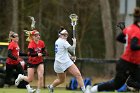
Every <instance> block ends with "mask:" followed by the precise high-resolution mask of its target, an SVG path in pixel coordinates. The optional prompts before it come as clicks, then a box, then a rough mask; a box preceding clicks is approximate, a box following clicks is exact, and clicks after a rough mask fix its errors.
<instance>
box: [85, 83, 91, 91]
mask: <svg viewBox="0 0 140 93" xmlns="http://www.w3.org/2000/svg"><path fill="white" fill-rule="evenodd" d="M90 89H91V86H90V85H87V87H86V90H85V93H91V91H90Z"/></svg>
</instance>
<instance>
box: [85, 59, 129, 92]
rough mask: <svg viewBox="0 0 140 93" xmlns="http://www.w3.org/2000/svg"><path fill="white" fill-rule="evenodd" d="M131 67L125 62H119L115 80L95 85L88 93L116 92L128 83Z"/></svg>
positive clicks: (87, 89)
mask: <svg viewBox="0 0 140 93" xmlns="http://www.w3.org/2000/svg"><path fill="white" fill-rule="evenodd" d="M129 67H130V66H129V64H127V63H126V62H123V60H119V62H118V63H117V66H116V75H115V78H114V79H113V80H112V81H107V82H104V83H101V84H99V85H95V86H93V87H92V88H90V89H89V87H87V88H86V91H87V92H86V93H95V92H98V91H114V90H117V89H119V88H120V87H121V86H122V85H123V84H124V83H125V82H126V80H127V78H128V76H129V74H130V73H129V72H130V71H129Z"/></svg>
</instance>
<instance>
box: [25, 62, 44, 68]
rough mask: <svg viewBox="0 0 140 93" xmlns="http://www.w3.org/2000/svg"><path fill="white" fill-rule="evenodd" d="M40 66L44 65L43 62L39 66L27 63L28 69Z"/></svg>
mask: <svg viewBox="0 0 140 93" xmlns="http://www.w3.org/2000/svg"><path fill="white" fill-rule="evenodd" d="M40 64H43V62H40V63H38V64H32V63H27V68H37V67H38V66H39V65H40Z"/></svg>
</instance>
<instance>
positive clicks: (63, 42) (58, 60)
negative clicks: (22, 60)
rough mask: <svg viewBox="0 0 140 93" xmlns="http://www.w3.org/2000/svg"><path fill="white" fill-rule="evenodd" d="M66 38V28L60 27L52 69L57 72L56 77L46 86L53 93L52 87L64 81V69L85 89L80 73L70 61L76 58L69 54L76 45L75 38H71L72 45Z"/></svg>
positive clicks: (72, 52)
mask: <svg viewBox="0 0 140 93" xmlns="http://www.w3.org/2000/svg"><path fill="white" fill-rule="evenodd" d="M67 38H68V32H67V30H65V29H64V28H61V31H60V32H59V38H58V39H57V40H56V42H55V62H54V71H55V72H56V73H57V79H55V80H54V81H53V83H52V84H51V85H48V86H47V87H48V90H49V93H53V89H54V87H56V86H58V85H59V84H62V83H63V82H64V81H65V78H66V71H68V72H69V73H71V74H72V75H73V76H74V77H76V79H77V81H78V84H79V86H80V87H81V90H82V91H83V93H84V91H85V86H84V82H83V78H82V76H81V73H80V71H79V69H78V68H77V66H76V65H75V64H74V62H73V61H72V60H76V57H75V56H71V55H70V53H71V54H74V51H75V47H76V38H72V41H73V45H72V46H71V45H70V44H69V43H68V41H67Z"/></svg>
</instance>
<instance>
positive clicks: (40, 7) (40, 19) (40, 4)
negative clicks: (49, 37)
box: [39, 0, 42, 32]
mask: <svg viewBox="0 0 140 93" xmlns="http://www.w3.org/2000/svg"><path fill="white" fill-rule="evenodd" d="M41 23H42V0H40V2H39V31H41V32H42V29H41V26H42V25H41Z"/></svg>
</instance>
